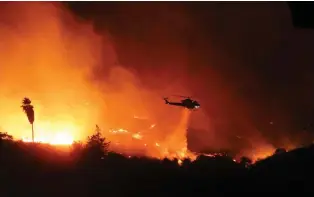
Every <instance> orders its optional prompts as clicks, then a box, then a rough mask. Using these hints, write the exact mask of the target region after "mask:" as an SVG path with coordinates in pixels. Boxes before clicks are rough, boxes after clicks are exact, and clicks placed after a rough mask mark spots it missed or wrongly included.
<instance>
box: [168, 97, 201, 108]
mask: <svg viewBox="0 0 314 197" xmlns="http://www.w3.org/2000/svg"><path fill="white" fill-rule="evenodd" d="M165 100H166V99H165ZM166 104H168V105H175V106H180V107H185V108H188V109H197V108H199V107H200V104H199V103H198V102H197V101H193V100H191V99H184V100H181V102H169V101H168V100H166Z"/></svg>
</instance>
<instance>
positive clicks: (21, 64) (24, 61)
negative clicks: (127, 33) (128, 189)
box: [0, 3, 187, 149]
mask: <svg viewBox="0 0 314 197" xmlns="http://www.w3.org/2000/svg"><path fill="white" fill-rule="evenodd" d="M2 5H3V6H1V16H0V18H1V19H0V20H1V25H0V36H1V38H2V40H3V42H1V45H0V52H1V54H0V58H1V70H0V83H1V88H0V93H1V94H0V115H1V117H2V118H1V120H0V125H1V128H2V129H3V130H4V131H7V132H8V133H10V134H13V136H14V137H15V138H18V139H19V138H22V137H30V135H31V127H30V125H29V124H28V121H27V118H26V117H25V115H24V114H23V112H22V109H21V108H20V103H21V100H22V98H23V97H25V96H27V97H29V98H31V99H32V103H33V105H34V109H35V123H34V128H35V138H36V137H37V138H40V139H43V138H44V139H47V138H55V136H63V137H64V136H68V137H69V136H72V137H73V138H74V139H75V140H84V139H85V137H86V136H87V135H89V134H91V132H93V128H94V125H95V124H99V125H100V127H101V128H102V130H103V131H104V134H105V136H106V137H108V138H109V140H116V141H121V142H124V143H125V144H126V143H132V142H130V141H126V140H124V141H123V137H121V136H117V137H116V138H115V136H108V135H109V133H108V131H109V130H111V129H122V128H123V129H127V130H130V131H132V132H133V133H136V132H138V131H146V134H145V138H149V139H146V142H145V143H151V144H153V143H157V142H159V141H163V140H164V139H165V138H166V136H167V135H168V134H169V133H171V131H172V130H174V128H176V127H177V125H178V124H179V123H180V120H181V109H179V108H177V109H172V110H171V109H170V110H167V109H169V108H168V106H166V105H165V104H164V103H163V101H162V93H161V91H159V92H158V91H151V90H149V89H147V88H144V86H143V85H142V82H141V81H140V80H139V79H138V77H137V74H136V73H134V72H131V71H129V70H127V69H125V68H124V66H123V65H120V64H119V61H118V59H117V54H116V51H115V49H114V45H113V40H112V38H111V36H110V35H109V34H108V33H107V34H105V33H103V34H102V35H101V36H99V35H98V34H96V33H95V31H94V28H93V25H92V24H91V23H89V22H87V21H84V20H82V19H79V18H77V17H75V16H74V15H73V14H72V13H70V12H69V11H68V10H66V9H65V8H64V7H63V6H61V5H60V4H56V3H9V4H2ZM174 89H176V91H177V92H181V93H185V92H186V91H187V90H184V88H182V87H179V86H177V85H176V84H174V85H173V84H170V85H167V86H163V90H162V92H163V93H170V92H172V91H174ZM135 116H136V117H145V118H144V119H145V120H146V122H147V123H143V122H144V121H136V120H135V118H134V117H135ZM152 124H155V125H156V128H154V130H152V129H151V130H149V128H151V125H152ZM147 130H148V131H147ZM185 131H186V127H185V128H182V132H183V133H184V134H185ZM143 143H144V142H143ZM143 143H141V146H143ZM126 145H127V146H130V149H132V146H135V145H134V144H126Z"/></svg>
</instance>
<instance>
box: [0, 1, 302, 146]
mask: <svg viewBox="0 0 314 197" xmlns="http://www.w3.org/2000/svg"><path fill="white" fill-rule="evenodd" d="M68 5H69V4H68ZM69 7H70V8H71V9H72V11H74V12H70V10H69V9H68V8H66V7H65V6H64V5H61V4H56V3H55V4H51V3H2V5H1V7H0V10H1V12H0V16H1V26H0V35H1V37H2V42H1V45H0V47H1V60H2V61H1V70H0V75H1V78H0V82H1V89H0V91H1V95H0V103H1V104H0V105H1V106H0V114H1V116H2V117H3V118H2V119H1V120H0V124H1V128H2V129H3V130H5V131H8V132H9V133H13V134H14V136H17V137H22V136H29V135H30V126H29V125H28V122H27V119H26V117H25V115H24V114H23V113H22V112H21V109H20V106H19V103H20V102H21V99H22V98H23V97H24V96H28V97H30V98H31V99H32V100H33V103H34V106H35V116H36V119H35V132H36V133H37V135H43V136H47V135H54V134H55V133H58V132H60V130H62V131H63V132H68V133H70V134H71V135H73V136H74V138H75V139H84V138H85V137H86V136H87V135H88V134H89V133H90V132H92V131H93V128H94V125H95V124H99V126H100V127H101V128H102V129H103V131H104V132H106V131H107V130H109V129H112V128H123V129H130V130H143V129H145V128H143V127H148V125H151V124H156V127H155V128H154V130H151V131H147V133H146V135H148V136H150V140H152V139H154V140H158V141H162V140H164V139H167V138H169V135H172V134H173V132H174V131H176V132H177V129H178V128H181V127H182V125H181V122H182V118H183V117H182V110H181V109H179V108H175V107H169V106H166V105H165V104H164V103H163V100H162V97H163V96H169V95H172V94H181V95H188V96H193V97H195V99H197V100H198V101H199V102H200V103H201V105H202V109H201V110H199V111H196V112H193V113H191V116H190V120H189V128H190V130H189V134H188V135H189V136H191V138H190V139H194V142H193V140H190V144H191V146H192V148H194V149H196V150H202V149H207V148H215V149H222V148H234V147H237V146H238V144H241V143H242V142H241V141H240V142H239V143H237V141H238V140H236V139H239V138H238V137H240V138H241V139H243V138H244V139H245V140H246V141H248V143H249V144H250V145H251V146H253V147H251V148H252V150H253V149H257V148H261V147H263V148H264V147H266V149H267V150H268V149H271V150H272V149H273V146H276V145H277V144H279V145H285V146H288V145H291V143H292V142H291V140H290V138H291V137H290V134H289V135H288V133H289V132H287V130H289V129H290V130H293V129H294V128H295V127H296V126H295V125H294V122H293V121H291V120H294V119H293V116H292V115H290V114H291V113H292V110H290V109H287V106H289V103H288V102H287V103H284V102H282V100H283V99H284V98H283V97H282V95H280V93H278V87H274V86H273V84H276V83H277V81H276V80H274V79H273V78H272V79H267V77H269V76H270V75H269V73H271V72H272V66H270V65H272V64H273V63H274V62H275V61H274V59H275V60H276V61H277V62H280V61H281V59H280V58H279V60H278V58H277V57H278V56H280V55H277V53H279V52H278V51H279V50H280V49H281V48H282V47H283V45H284V44H285V43H287V42H288V41H289V39H291V37H295V36H296V35H295V33H294V30H293V29H292V24H291V17H290V13H289V11H288V7H287V6H286V5H285V4H284V3H259V4H232V3H229V4H224V3H219V4H217V3H210V4H209V3H206V4H203V3H202V4H201V3H199V4H189V6H187V4H175V3H140V4H137V3H91V4H87V3H73V4H70V5H69ZM88 10H92V11H88ZM195 10H197V11H195ZM13 13H14V14H13ZM74 13H76V14H74ZM206 13H209V14H206ZM78 15H80V16H83V17H81V18H79V17H78ZM231 16H232V17H231ZM83 18H87V20H85V19H83ZM204 21H205V22H204ZM291 35H293V36H291ZM298 87H301V85H300V86H298ZM276 88H277V89H276ZM274 93H277V94H274ZM286 95H287V94H286ZM278 103H279V104H278ZM134 116H136V117H141V119H140V120H139V119H137V120H135V119H134ZM144 120H145V121H144ZM271 121H273V122H274V124H272V125H270V124H269V123H270V122H271ZM287 122H288V123H287ZM17 123H18V124H17ZM185 124H186V123H184V125H185ZM291 128H293V129H291ZM182 130H184V129H182ZM181 134H185V131H182V133H181ZM237 136H238V137H237ZM113 138H119V137H116V136H115V137H112V139H113ZM119 141H121V142H122V141H124V142H125V143H133V142H129V141H125V140H122V139H119ZM172 143H174V142H172ZM292 144H293V143H292ZM130 146H133V144H132V145H130ZM130 149H131V148H130Z"/></svg>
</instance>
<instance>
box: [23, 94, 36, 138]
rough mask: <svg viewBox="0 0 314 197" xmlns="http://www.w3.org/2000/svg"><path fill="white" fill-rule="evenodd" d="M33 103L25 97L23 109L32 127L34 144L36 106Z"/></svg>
mask: <svg viewBox="0 0 314 197" xmlns="http://www.w3.org/2000/svg"><path fill="white" fill-rule="evenodd" d="M31 103H32V101H31V100H30V99H29V98H27V97H25V98H24V99H23V100H22V106H21V107H22V109H23V111H24V112H25V114H26V116H27V118H28V121H29V123H30V124H31V125H32V141H33V142H34V121H35V113H34V106H33V105H32V104H31Z"/></svg>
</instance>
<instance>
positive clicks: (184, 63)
mask: <svg viewBox="0 0 314 197" xmlns="http://www.w3.org/2000/svg"><path fill="white" fill-rule="evenodd" d="M69 5H70V8H71V9H72V10H73V11H74V12H75V13H76V14H77V15H79V16H82V17H84V18H86V19H88V20H92V21H93V23H94V24H95V29H96V31H97V32H99V33H100V34H101V33H102V32H105V31H108V32H109V33H110V34H111V35H112V37H113V38H114V40H115V44H116V46H115V47H116V50H117V52H118V56H119V61H120V62H121V63H122V64H123V65H125V66H126V67H128V68H131V69H133V70H134V71H136V72H137V73H138V74H139V76H140V78H141V80H142V81H144V82H145V84H147V86H149V87H150V88H156V89H158V88H159V87H158V82H159V81H158V80H152V78H154V76H156V73H157V74H159V75H161V76H162V77H163V83H167V82H174V81H175V80H179V81H180V82H181V83H182V84H184V85H186V86H188V87H189V89H191V90H192V93H193V96H196V97H197V98H199V99H200V100H201V101H202V103H206V104H205V105H204V107H205V108H206V110H207V112H208V113H209V114H212V117H225V118H228V120H229V121H230V124H231V125H232V124H233V123H232V122H235V123H236V122H238V121H239V120H240V119H241V121H242V120H243V119H245V121H248V122H250V124H253V125H254V126H255V127H256V128H258V129H260V130H267V131H270V130H271V129H273V130H277V129H276V128H280V130H282V131H283V130H284V132H287V130H288V131H290V132H293V131H297V130H300V129H302V128H303V127H304V126H305V125H306V124H307V123H308V122H309V121H311V119H312V118H313V117H314V116H312V117H311V109H312V108H313V107H314V105H313V102H312V100H313V88H314V78H313V72H312V71H313V68H312V64H313V63H314V56H313V50H314V30H311V29H297V28H295V27H294V26H293V23H292V16H291V12H290V10H289V7H288V5H287V4H286V3H285V2H254V3H247V2H246V3H236V2H229V3H228V2H224V3H222V2H220V3H216V2H215V3H214V2H199V3H194V2H185V3H183V2H180V3H179V2H177V3H174V2H172V3H170V2H154V3H153V2H142V3H139V2H119V3H118V2H116V3H113V2H111V3H110V2H102V3H100V2H97V3H96V2H95V3H87V2H76V3H69ZM165 71H166V72H165ZM158 79H159V80H160V78H158ZM183 79H184V80H183ZM205 100H206V102H205ZM239 114H240V115H239ZM242 114H245V115H243V116H242ZM269 121H274V122H275V123H276V124H275V126H277V127H275V126H274V125H273V126H272V127H273V128H270V127H269V124H268V123H269ZM274 127H275V128H274ZM276 132H277V133H275V132H274V133H273V134H272V135H273V136H274V137H278V136H279V135H280V134H279V133H280V132H279V131H276ZM268 133H269V132H268ZM277 134H278V135H277Z"/></svg>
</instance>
